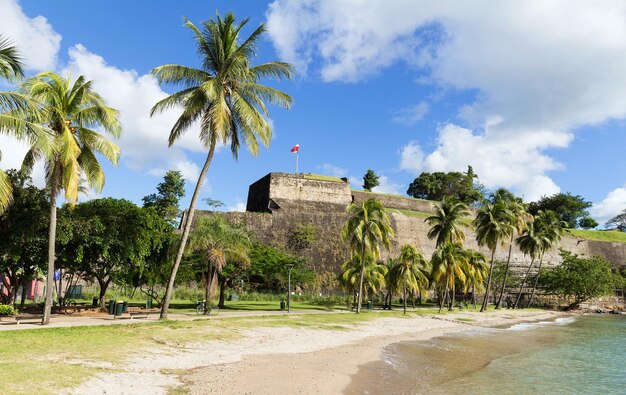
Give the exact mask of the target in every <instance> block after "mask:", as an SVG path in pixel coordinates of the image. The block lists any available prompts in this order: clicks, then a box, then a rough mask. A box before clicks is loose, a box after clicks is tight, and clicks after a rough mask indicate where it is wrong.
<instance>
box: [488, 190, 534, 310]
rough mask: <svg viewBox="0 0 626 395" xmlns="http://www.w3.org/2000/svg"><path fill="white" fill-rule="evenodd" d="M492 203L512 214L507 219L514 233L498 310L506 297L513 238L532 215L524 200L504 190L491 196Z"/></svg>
mask: <svg viewBox="0 0 626 395" xmlns="http://www.w3.org/2000/svg"><path fill="white" fill-rule="evenodd" d="M490 200H491V202H492V203H499V202H502V203H503V204H504V205H505V206H506V208H507V210H508V211H509V212H510V214H511V215H510V216H507V217H505V218H506V220H508V221H509V222H510V225H512V226H513V228H514V232H511V234H510V235H509V254H508V256H507V259H506V267H505V269H504V278H503V280H502V286H501V287H500V296H499V297H498V301H497V303H496V310H497V309H499V308H500V305H501V304H502V299H503V297H504V289H505V287H506V280H507V277H508V274H509V267H510V265H511V252H512V251H513V237H514V236H515V235H516V234H517V235H521V234H522V232H523V231H524V229H525V228H526V223H527V222H528V221H529V220H530V217H531V215H530V214H529V213H528V212H527V211H526V206H525V205H524V202H523V201H522V199H520V198H518V197H515V196H514V195H513V194H512V193H511V192H509V191H508V190H506V189H504V188H500V189H498V190H497V191H496V192H495V193H494V194H492V195H491V199H490Z"/></svg>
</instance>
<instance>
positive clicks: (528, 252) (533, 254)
mask: <svg viewBox="0 0 626 395" xmlns="http://www.w3.org/2000/svg"><path fill="white" fill-rule="evenodd" d="M537 225H538V224H537ZM515 241H516V242H517V245H518V246H519V249H520V250H521V251H522V252H523V253H524V256H530V265H528V269H527V270H526V274H525V275H524V279H523V280H522V282H521V284H520V286H519V291H518V292H517V297H516V298H515V304H514V305H513V308H514V309H516V308H517V305H518V304H519V301H520V299H521V297H522V291H523V289H524V286H525V285H526V281H527V280H528V275H529V274H530V271H531V269H532V267H533V264H534V263H535V260H536V259H537V258H538V257H539V255H540V252H541V246H542V245H543V244H545V241H544V240H543V235H542V234H541V232H540V231H539V226H536V224H535V222H534V221H529V222H528V223H527V224H526V229H524V232H523V233H522V235H521V236H519V237H518V238H517V239H516V240H515Z"/></svg>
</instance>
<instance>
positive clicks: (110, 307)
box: [109, 299, 115, 315]
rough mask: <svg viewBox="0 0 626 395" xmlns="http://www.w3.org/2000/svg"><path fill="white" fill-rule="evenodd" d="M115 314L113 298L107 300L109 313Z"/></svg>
mask: <svg viewBox="0 0 626 395" xmlns="http://www.w3.org/2000/svg"><path fill="white" fill-rule="evenodd" d="M114 314H115V300H113V299H111V300H109V315H114Z"/></svg>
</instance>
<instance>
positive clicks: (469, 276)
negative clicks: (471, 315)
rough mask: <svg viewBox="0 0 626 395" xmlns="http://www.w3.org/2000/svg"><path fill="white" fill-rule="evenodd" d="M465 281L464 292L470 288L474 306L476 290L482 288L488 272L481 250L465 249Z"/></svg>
mask: <svg viewBox="0 0 626 395" xmlns="http://www.w3.org/2000/svg"><path fill="white" fill-rule="evenodd" d="M465 257H466V260H467V261H466V265H465V268H464V269H465V278H466V279H465V283H464V286H465V287H464V290H463V291H464V292H465V293H466V294H467V293H468V292H469V290H470V288H471V290H472V304H473V305H474V308H476V292H478V291H481V290H482V289H483V288H484V286H485V285H484V284H485V279H486V278H487V275H488V274H489V265H487V259H486V258H485V256H484V255H483V253H482V252H479V251H474V250H465Z"/></svg>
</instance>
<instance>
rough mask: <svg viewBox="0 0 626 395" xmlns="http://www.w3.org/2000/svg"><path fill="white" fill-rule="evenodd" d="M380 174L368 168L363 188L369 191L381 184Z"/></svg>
mask: <svg viewBox="0 0 626 395" xmlns="http://www.w3.org/2000/svg"><path fill="white" fill-rule="evenodd" d="M378 178H379V177H378V174H376V173H375V172H374V170H372V169H367V173H365V175H364V176H363V189H365V190H366V191H368V192H372V189H373V188H376V187H377V186H379V185H380V181H379V179H378Z"/></svg>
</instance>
